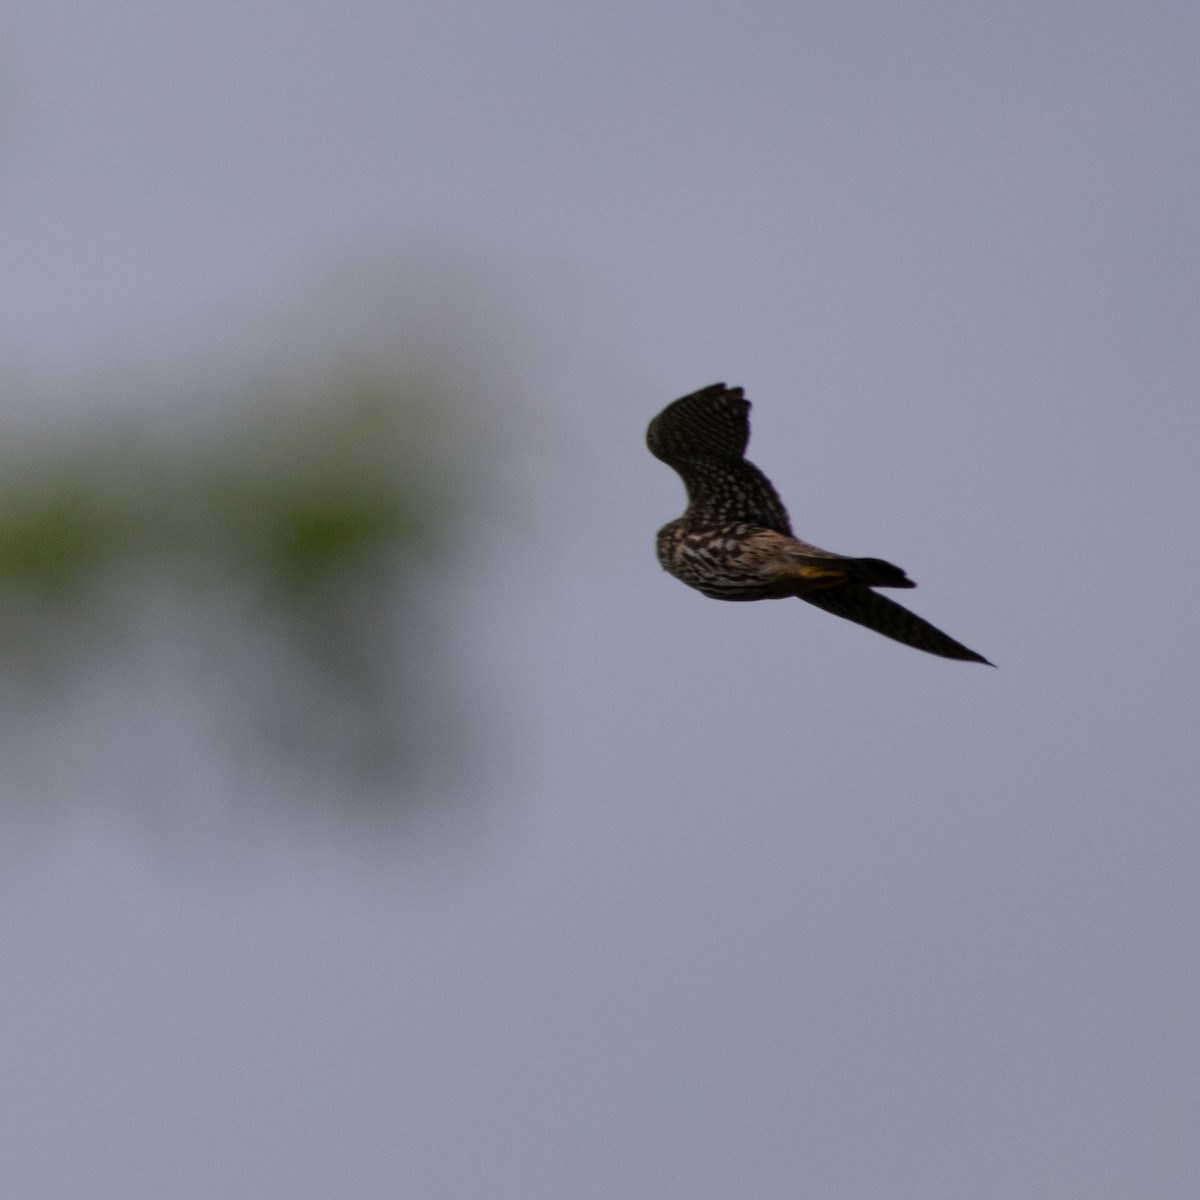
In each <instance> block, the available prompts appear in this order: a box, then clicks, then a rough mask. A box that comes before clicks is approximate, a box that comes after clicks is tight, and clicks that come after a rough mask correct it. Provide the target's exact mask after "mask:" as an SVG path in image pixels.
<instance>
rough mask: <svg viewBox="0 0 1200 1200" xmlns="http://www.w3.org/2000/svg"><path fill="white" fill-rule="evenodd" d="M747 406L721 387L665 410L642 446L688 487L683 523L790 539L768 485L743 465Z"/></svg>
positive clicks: (747, 430) (753, 468) (741, 398)
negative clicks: (753, 528) (734, 524)
mask: <svg viewBox="0 0 1200 1200" xmlns="http://www.w3.org/2000/svg"><path fill="white" fill-rule="evenodd" d="M749 441H750V402H749V401H748V400H747V399H746V398H745V396H744V395H743V393H742V389H741V388H740V387H735V388H730V387H726V386H725V385H724V384H723V383H714V384H712V385H711V386H710V387H706V388H702V389H701V390H700V391H698V392H692V394H691V395H689V396H684V397H682V399H679V400H676V401H674V403H672V404H668V405H667V407H666V408H664V409H663V410H662V412H660V413H659V414H658V416H657V417H655V418H654V420H653V421H651V422H650V428H649V429H648V430H647V431H646V444H647V446H649V447H650V453H651V454H653V455H654V457H655V458H658V459H661V460H662V461H663V462H665V463H666V464H667V465H668V466H670V467H673V468H674V469H675V470H676V471H677V472H678V474H679V477H680V478H681V479H682V480H683V482H684V484H685V485H686V486H687V491H688V510H687V512H686V513H685V514H684V519H685V520H687V521H689V522H693V523H697V524H704V525H717V524H722V523H726V522H731V521H744V522H746V523H748V524H751V525H761V526H763V527H764V528H766V529H774V530H776V531H777V532H779V533H784V534H788V535H789V536H790V535H791V532H792V526H791V522H790V521H789V520H788V514H787V509H786V508H784V506H783V502H782V501H781V500H780V499H779V494H778V493H777V492H776V491H775V489H774V488H773V487H772V486H771V481H770V480H769V479H768V478H767V477H766V476H765V475H764V474H763V473H762V472H761V471H760V470H759V469H758V468H757V467H756V466H755V465H754V464H753V463H750V462H747V461H746V458H745V453H746V446H747V444H748V443H749Z"/></svg>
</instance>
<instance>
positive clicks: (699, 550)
mask: <svg viewBox="0 0 1200 1200" xmlns="http://www.w3.org/2000/svg"><path fill="white" fill-rule="evenodd" d="M749 441H750V402H749V401H748V400H747V399H745V397H744V395H743V393H742V389H741V388H740V387H734V388H730V387H726V386H725V385H724V384H723V383H714V384H713V385H712V386H711V387H706V388H701V390H700V391H698V392H693V393H692V394H691V395H690V396H684V397H683V398H682V399H681V400H676V401H675V402H674V403H673V404H668V405H667V407H666V408H664V409H663V410H662V412H660V413H659V414H658V416H657V417H655V418H654V420H653V421H651V422H650V428H649V429H648V430H647V431H646V444H647V445H648V446H649V447H650V453H651V454H653V455H654V457H655V458H658V459H661V460H662V461H663V462H665V463H666V464H667V465H668V466H669V467H673V468H674V469H675V471H676V472H678V474H679V477H680V478H681V479H682V480H683V482H684V484H685V485H686V487H687V494H688V506H687V511H686V512H685V513H684V514H683V516H682V517H680V518H679V519H678V520H676V521H672V522H670V524H668V525H664V526H663V527H662V528H661V529H660V530H659V531H658V561H659V562H660V563H662V565H663V568H664V569H665V570H666V571H668V572H669V573H670V574H672V575H674V576H675V578H676V579H679V580H681V581H682V582H683V583H686V584H687V585H688V586H689V587H693V588H695V589H696V590H697V591H699V592H703V593H704V595H706V596H711V597H712V598H713V599H714V600H771V599H777V598H779V597H782V596H798V597H799V598H800V599H801V600H807V601H808V603H809V604H815V605H816V606H817V608H823V609H824V610H825V611H826V612H828V613H833V615H834V616H837V617H845V618H846V620H847V621H855V622H857V623H858V624H859V625H865V626H866V627H867V628H868V629H873V630H875V632H876V633H882V634H883V636H884V637H890V638H893V639H894V640H895V641H897V642H903V643H904V644H905V645H906V646H914V647H915V648H916V649H918V650H925V651H927V652H928V653H929V654H937V655H940V656H941V657H942V658H956V659H961V660H963V661H965V662H979V663H987V661H988V660H987V659H986V658H984V657H983V655H981V654H976V653H975V651H974V650H968V649H967V647H966V646H964V645H962V644H961V643H960V642H956V641H955V640H954V639H953V638H952V637H950V636H949V635H948V634H945V633H943V632H942V631H941V630H940V629H935V628H934V627H933V626H932V625H930V623H929V622H928V621H925V620H922V618H920V617H918V616H917V615H916V613H912V612H909V611H908V609H907V608H904V607H903V606H901V605H899V604H897V603H896V602H895V601H894V600H889V599H888V598H887V597H886V596H881V595H880V594H879V593H878V592H876V591H874V590H873V589H874V588H889V587H890V588H910V587H916V584H915V583H913V581H912V580H911V579H909V577H908V576H907V575H906V574H905V573H904V572H903V571H902V570H901V569H900V568H899V567H897V566H893V565H892V564H891V563H890V562H885V561H884V560H883V559H881V558H847V557H846V556H845V555H842V554H833V553H831V552H830V551H828V550H822V549H820V547H818V546H811V545H809V543H808V542H802V541H800V539H799V538H797V537H794V536H793V534H792V523H791V521H790V520H789V518H788V514H787V509H785V508H784V507H783V502H782V501H781V500H780V499H779V495H778V493H777V492H776V491H775V489H774V487H772V486H771V481H770V480H769V479H768V478H767V477H766V476H765V475H764V474H763V473H762V472H761V471H760V470H759V469H758V468H757V467H756V466H755V465H754V464H753V463H751V462H747V461H746V457H745V455H746V445H747V443H748V442H749ZM991 665H992V664H991V663H988V666H991Z"/></svg>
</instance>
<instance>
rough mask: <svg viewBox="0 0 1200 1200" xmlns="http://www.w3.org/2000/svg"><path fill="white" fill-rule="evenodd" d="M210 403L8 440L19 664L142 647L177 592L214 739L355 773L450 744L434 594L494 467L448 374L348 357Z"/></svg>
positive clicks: (13, 639) (7, 573) (1, 500)
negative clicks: (327, 373) (285, 388)
mask: <svg viewBox="0 0 1200 1200" xmlns="http://www.w3.org/2000/svg"><path fill="white" fill-rule="evenodd" d="M198 403H199V404H200V405H201V407H204V410H205V418H204V420H203V421H199V422H195V423H193V427H192V428H180V424H181V422H179V421H178V420H177V419H172V420H166V419H164V420H162V421H156V420H155V419H154V418H153V417H147V416H143V417H141V418H138V419H131V418H129V417H119V418H115V419H114V420H113V421H111V422H110V423H108V424H107V425H104V426H99V427H94V428H92V429H89V430H82V431H81V430H78V429H76V430H74V431H70V432H67V433H62V434H60V435H58V436H57V437H54V438H50V437H46V436H43V437H42V438H41V439H39V441H38V442H37V443H36V444H25V445H23V446H19V447H17V446H13V445H11V444H10V445H9V446H8V447H6V448H4V449H3V450H2V451H0V606H2V609H3V626H4V628H3V632H2V633H0V671H2V672H3V673H4V674H5V675H7V676H8V680H7V682H8V683H10V684H11V682H12V680H13V679H16V678H25V679H26V680H27V681H34V682H37V683H39V684H40V683H43V682H45V680H47V679H54V680H55V681H56V682H57V684H58V685H59V688H58V690H59V691H61V689H62V687H66V688H67V689H70V687H71V685H72V683H73V681H74V679H75V677H76V676H77V675H78V674H79V673H80V672H83V671H86V670H89V669H92V667H91V666H90V665H89V664H94V663H95V662H96V661H97V660H98V659H99V660H101V661H103V660H105V659H107V660H110V661H109V665H110V667H111V665H112V661H113V660H115V661H118V662H119V661H120V660H121V659H122V657H123V656H126V657H128V658H129V660H130V662H131V663H133V662H135V661H137V659H138V656H137V654H136V653H134V652H133V651H134V649H135V647H137V645H138V642H139V622H140V621H141V619H142V618H141V615H140V614H141V612H142V609H143V607H144V604H143V601H144V599H145V597H146V596H147V595H150V594H154V595H157V596H161V595H163V594H166V595H168V596H170V597H171V604H172V605H173V606H174V608H175V612H176V618H175V625H174V628H176V629H177V631H178V637H179V639H180V640H181V641H182V642H184V643H189V645H184V646H182V647H181V650H182V651H183V653H182V654H181V655H179V656H178V657H179V658H180V659H182V660H187V659H188V656H189V654H191V656H192V658H193V659H196V660H198V661H200V662H202V663H203V664H205V670H206V671H207V670H211V671H212V672H214V673H215V674H216V675H217V677H219V680H220V686H219V687H218V688H217V692H218V694H219V695H221V696H222V697H223V699H222V700H221V701H220V707H222V708H223V709H225V710H226V716H227V719H226V721H225V726H226V727H227V730H228V732H229V735H230V738H231V739H232V741H231V745H230V746H226V747H216V748H214V752H220V753H224V752H226V751H231V752H232V749H233V746H232V742H237V743H238V744H239V746H240V748H241V749H242V750H244V749H245V748H246V744H247V742H250V743H253V746H252V748H253V749H254V750H255V752H256V753H259V754H261V753H263V752H264V751H266V752H269V753H272V754H275V755H277V756H280V757H281V758H282V759H283V760H289V761H290V764H291V767H292V769H293V770H295V769H297V768H298V769H299V771H300V773H302V774H308V775H311V773H312V772H313V771H314V769H315V770H317V772H318V774H320V775H321V776H323V777H324V778H326V779H327V780H328V781H329V783H330V786H335V787H336V788H337V789H340V791H341V792H343V793H344V791H345V787H344V785H346V784H347V783H355V782H358V781H361V780H363V779H365V778H367V777H370V778H371V779H372V780H374V782H375V784H376V785H378V783H379V781H380V780H381V779H382V780H384V781H385V782H387V781H390V782H391V783H392V784H398V783H400V782H402V781H403V780H405V779H407V778H409V777H410V776H411V774H412V773H413V772H414V771H415V770H416V769H417V768H418V767H420V766H421V765H422V764H428V763H429V762H430V761H442V760H443V759H444V755H445V753H446V745H447V744H448V743H450V742H454V741H455V740H456V739H455V737H454V736H453V735H452V734H451V731H450V727H449V725H448V724H447V721H448V719H449V714H451V713H452V712H453V709H454V697H453V696H451V695H450V694H449V689H448V688H447V686H446V685H445V679H446V677H447V675H448V672H447V671H446V670H444V669H443V664H440V662H439V654H440V653H441V651H440V649H439V647H441V646H443V645H444V641H443V640H442V639H441V634H442V633H443V632H444V631H442V630H439V628H438V623H437V620H436V614H437V612H438V609H439V607H440V605H439V603H438V599H439V593H440V591H441V589H444V588H446V587H447V586H449V585H448V582H447V580H448V568H449V567H450V565H451V561H452V551H453V549H454V547H455V546H456V545H460V544H461V543H462V538H461V536H460V531H461V527H462V523H463V521H464V520H465V517H466V515H467V513H468V512H469V511H470V509H471V508H472V507H474V506H475V505H477V503H478V502H479V499H480V497H479V490H480V489H479V483H480V478H481V472H480V464H479V463H478V461H476V460H475V459H473V458H472V456H471V455H469V454H468V453H467V451H466V447H465V444H464V439H462V438H460V437H456V436H455V435H454V434H453V432H452V430H453V429H454V428H455V427H456V424H461V418H462V411H461V408H456V406H455V404H454V403H453V402H452V399H451V393H450V391H449V389H448V388H446V387H445V386H441V385H439V384H438V383H437V381H436V380H434V379H431V378H430V377H426V376H422V377H418V378H406V377H403V376H401V375H400V374H398V373H389V372H362V371H359V370H351V371H346V372H343V373H342V374H341V375H334V376H331V377H329V378H327V379H325V380H324V381H322V382H320V383H318V384H314V385H313V386H311V387H309V388H307V389H306V391H305V394H303V395H296V394H294V393H292V394H281V395H275V396H270V395H267V396H262V395H260V396H259V397H257V398H256V399H254V400H252V401H251V402H248V403H245V404H242V405H230V404H224V406H223V411H222V406H220V405H217V404H212V403H210V404H207V406H205V405H204V404H203V401H200V402H198ZM161 411H162V412H163V413H168V412H169V410H168V409H166V408H165V407H164V408H163V409H162V410H161ZM182 424H183V425H185V426H186V425H187V424H188V422H186V421H184V422H182ZM214 628H215V629H216V630H217V633H216V634H215V635H214V633H213V630H214ZM144 665H145V664H143V666H144ZM131 669H133V668H131ZM151 669H154V665H153V664H151ZM164 669H166V668H164ZM171 669H174V668H171ZM179 684H180V687H181V688H183V689H184V690H186V688H187V686H188V681H187V680H180V681H179ZM35 690H39V691H45V690H47V689H44V688H39V689H35ZM49 690H50V691H54V690H55V689H53V688H51V689H49ZM5 694H6V695H7V696H8V698H9V701H10V702H11V700H12V699H13V698H14V693H13V691H12V688H11V687H9V688H7V689H6V692H5ZM16 698H17V699H19V700H20V701H21V702H22V703H24V702H25V701H26V699H27V697H25V696H23V695H17V696H16Z"/></svg>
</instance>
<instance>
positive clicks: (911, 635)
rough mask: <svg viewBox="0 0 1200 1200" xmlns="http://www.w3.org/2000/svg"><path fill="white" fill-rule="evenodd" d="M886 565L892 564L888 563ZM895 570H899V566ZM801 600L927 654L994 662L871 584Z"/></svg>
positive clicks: (828, 590) (829, 590)
mask: <svg viewBox="0 0 1200 1200" xmlns="http://www.w3.org/2000/svg"><path fill="white" fill-rule="evenodd" d="M860 561H861V560H860ZM875 561H878V560H875ZM884 565H885V566H890V564H887V563H885V564H884ZM894 569H896V570H899V568H898V567H897V568H894ZM901 574H903V572H901ZM890 586H892V587H896V586H901V587H902V586H903V585H902V584H900V585H897V584H891V585H890ZM800 599H801V600H805V601H807V602H808V603H809V604H814V605H816V607H817V608H823V609H824V610H825V611H826V612H827V613H833V615H834V616H835V617H844V618H845V619H846V620H847V621H854V622H856V623H857V624H859V625H865V626H866V627H867V628H868V629H873V630H875V632H876V633H882V634H883V636H884V637H889V638H892V639H893V640H894V641H897V642H903V643H904V645H906V646H912V647H914V648H915V649H917V650H924V651H925V652H926V653H928V654H937V655H939V656H941V657H942V658H955V659H958V660H960V661H962V662H978V663H987V665H988V666H989V667H990V666H994V665H995V664H994V663H989V662H988V660H987V659H986V658H984V657H983V655H982V654H976V653H975V651H974V650H968V649H967V647H966V646H964V645H963V644H962V643H961V642H956V641H955V640H954V639H953V638H952V637H950V635H949V634H946V633H943V632H942V631H941V630H940V629H937V628H935V627H934V626H933V625H930V623H929V622H928V621H926V620H924V618H922V617H918V616H917V614H916V613H914V612H909V611H908V609H907V608H905V607H904V606H903V605H902V604H897V603H896V602H895V601H894V600H889V599H888V598H887V597H886V596H881V595H879V593H878V592H873V591H871V589H870V588H869V587H864V586H863V585H861V584H855V583H847V584H846V585H844V586H843V587H831V588H823V589H821V590H820V591H813V592H804V593H803V594H802V595H801V596H800Z"/></svg>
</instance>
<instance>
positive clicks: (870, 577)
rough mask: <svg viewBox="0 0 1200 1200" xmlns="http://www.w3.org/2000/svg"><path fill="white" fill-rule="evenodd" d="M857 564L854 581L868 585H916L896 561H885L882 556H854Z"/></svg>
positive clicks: (900, 586)
mask: <svg viewBox="0 0 1200 1200" xmlns="http://www.w3.org/2000/svg"><path fill="white" fill-rule="evenodd" d="M850 562H852V563H853V564H854V566H855V572H854V576H853V578H854V581H855V582H856V583H862V584H865V585H866V586H867V587H895V588H910V587H916V586H917V585H916V584H915V583H913V581H912V580H911V579H909V577H908V576H907V575H906V574H905V573H904V571H903V570H902V569H901V568H900V567H898V566H896V564H895V563H890V562H885V561H884V560H883V559H882V558H852V559H850Z"/></svg>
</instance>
